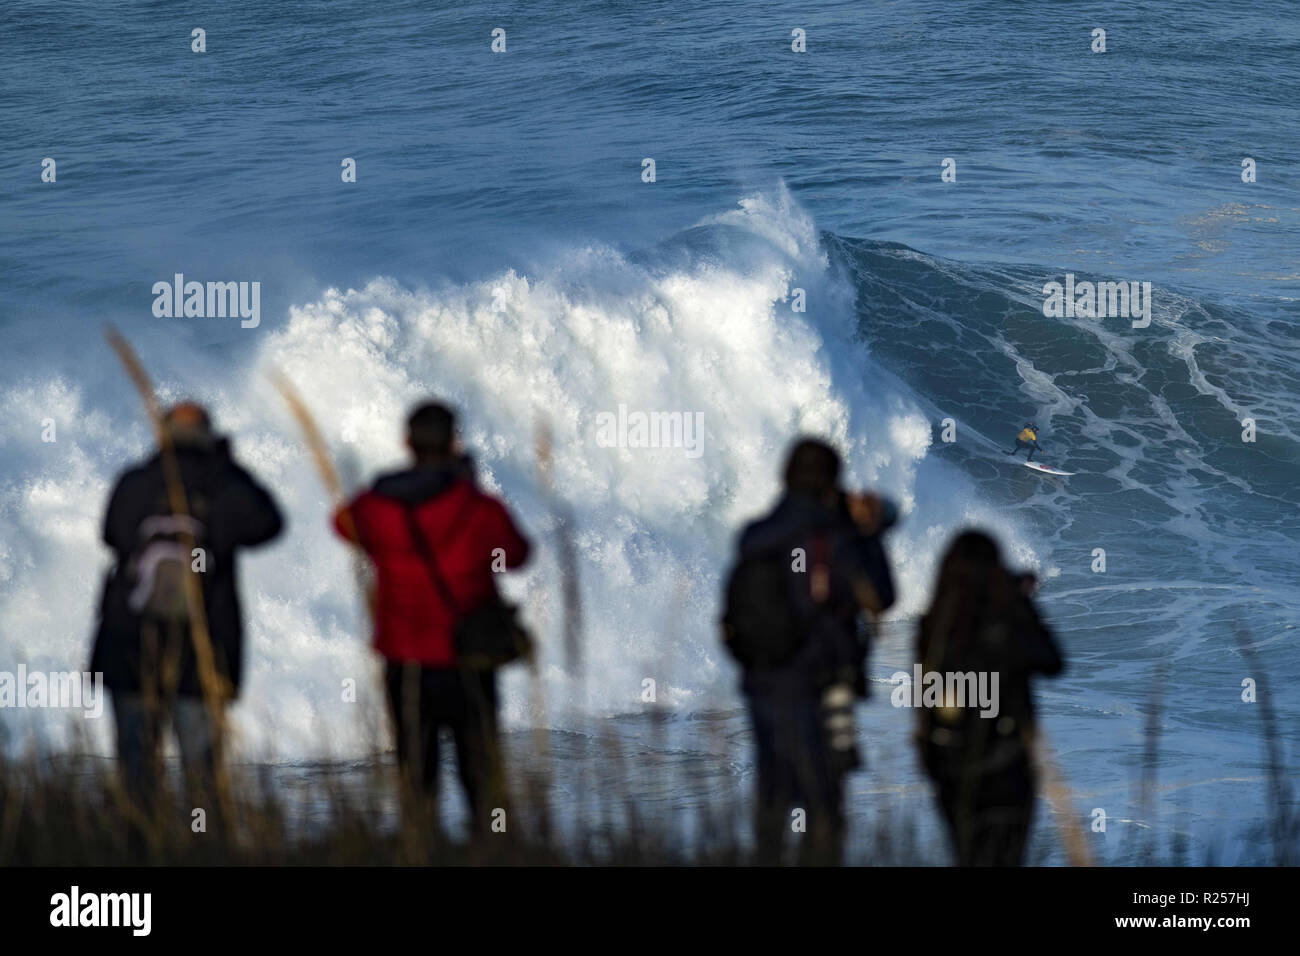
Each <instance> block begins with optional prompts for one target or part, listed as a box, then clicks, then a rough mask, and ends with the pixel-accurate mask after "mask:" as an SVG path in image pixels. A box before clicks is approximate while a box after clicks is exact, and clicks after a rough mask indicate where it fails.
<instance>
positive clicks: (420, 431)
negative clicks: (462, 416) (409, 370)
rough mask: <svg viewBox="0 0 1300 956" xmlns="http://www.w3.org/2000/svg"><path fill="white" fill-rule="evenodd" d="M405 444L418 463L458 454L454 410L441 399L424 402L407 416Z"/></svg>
mask: <svg viewBox="0 0 1300 956" xmlns="http://www.w3.org/2000/svg"><path fill="white" fill-rule="evenodd" d="M406 444H407V447H409V448H410V449H411V453H412V454H414V455H415V460H416V461H420V462H442V461H450V460H451V459H454V458H456V457H457V456H458V455H459V454H460V439H459V437H458V436H457V434H456V413H455V412H453V411H452V410H451V409H450V408H448V407H447V406H446V405H443V404H442V403H441V402H425V403H424V404H423V405H419V406H417V407H416V409H415V410H414V411H413V412H411V414H410V416H409V417H408V418H407V419H406Z"/></svg>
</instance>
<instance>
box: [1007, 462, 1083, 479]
mask: <svg viewBox="0 0 1300 956" xmlns="http://www.w3.org/2000/svg"><path fill="white" fill-rule="evenodd" d="M1020 464H1022V465H1024V466H1025V467H1026V468H1032V469H1034V471H1041V472H1042V473H1043V474H1045V475H1059V476H1060V477H1062V478H1068V477H1069V476H1070V475H1073V474H1076V473H1075V472H1073V471H1061V470H1060V469H1059V468H1053V467H1052V466H1051V465H1042V464H1039V463H1038V462H1036V461H1022V462H1021V463H1020Z"/></svg>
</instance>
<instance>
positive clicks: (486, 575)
mask: <svg viewBox="0 0 1300 956" xmlns="http://www.w3.org/2000/svg"><path fill="white" fill-rule="evenodd" d="M406 443H407V446H408V447H409V449H410V451H411V454H412V457H413V461H412V463H411V465H410V467H408V468H406V469H404V470H402V471H397V472H393V473H391V474H386V475H382V476H380V477H379V478H378V479H377V480H376V481H375V483H374V485H373V486H372V487H371V488H370V489H369V490H368V491H365V492H364V493H362V494H361V495H359V496H357V497H356V498H355V499H354V500H353V501H351V502H350V503H349V504H347V505H345V506H344V507H343V508H341V509H340V510H339V511H338V512H337V513H336V515H335V517H334V525H335V529H336V530H337V531H338V533H339V534H340V535H342V536H343V537H345V538H347V539H349V540H351V541H352V542H354V543H355V544H357V545H358V546H359V547H361V548H362V550H364V551H365V552H366V554H367V555H369V557H370V560H371V562H372V563H373V565H374V568H375V572H376V578H377V581H376V585H377V592H378V593H377V601H376V614H375V633H374V645H375V649H376V650H377V651H378V652H379V654H380V655H381V656H382V657H383V658H384V661H385V664H386V668H385V687H386V690H387V695H388V703H389V710H390V716H391V718H392V722H393V732H394V737H395V739H396V745H397V759H398V765H399V768H400V771H401V774H402V778H403V794H404V798H405V799H407V801H408V805H413V806H414V807H416V808H419V809H420V810H421V811H423V812H429V811H431V810H432V809H433V808H434V806H435V805H436V799H437V787H438V756H439V750H440V746H439V734H440V732H441V731H442V730H443V729H444V728H445V729H446V730H447V731H449V733H450V735H451V738H452V741H453V743H454V744H455V748H456V759H457V766H458V769H459V775H460V782H461V785H462V787H463V788H464V791H465V796H466V800H467V802H468V804H469V815H470V820H471V833H472V834H473V835H481V834H483V833H485V832H488V828H489V826H490V823H491V816H490V815H491V812H492V810H493V809H494V808H496V807H500V806H503V804H504V799H505V793H504V779H503V776H504V775H503V768H502V766H501V754H500V744H499V740H498V732H497V683H496V680H497V675H496V672H497V670H498V668H499V667H500V666H502V665H504V664H505V663H508V662H509V661H510V660H511V659H513V658H514V657H516V656H522V655H523V654H526V653H527V648H526V647H525V646H524V645H526V642H527V638H526V634H525V633H524V632H522V629H521V628H520V626H519V625H518V623H517V621H514V619H513V608H511V606H509V605H506V604H504V602H502V601H501V599H500V595H499V594H498V592H497V586H496V579H495V572H499V571H504V570H506V569H514V568H518V567H520V566H521V565H522V564H523V563H524V562H525V561H526V560H527V558H528V553H529V543H528V541H527V539H526V538H525V537H524V536H523V534H522V533H521V532H520V531H519V529H518V527H517V526H516V524H515V521H514V519H513V518H512V517H511V515H510V512H509V511H508V510H507V509H506V507H505V505H504V504H503V503H502V502H501V501H499V500H498V499H496V498H494V497H492V496H491V495H488V494H486V493H484V492H483V491H481V490H480V489H479V488H478V487H477V485H476V483H475V480H474V471H473V464H472V462H471V461H470V459H469V458H468V457H467V456H466V455H465V454H464V451H463V449H462V446H461V442H460V438H459V435H458V434H457V429H456V418H455V414H454V413H453V412H452V410H451V409H450V408H448V407H447V406H445V405H442V404H439V403H436V402H430V403H426V404H423V405H420V406H419V407H418V408H416V409H415V410H414V411H413V412H412V413H411V415H410V417H409V419H408V420H407V436H406Z"/></svg>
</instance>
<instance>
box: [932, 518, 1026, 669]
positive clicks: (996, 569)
mask: <svg viewBox="0 0 1300 956" xmlns="http://www.w3.org/2000/svg"><path fill="white" fill-rule="evenodd" d="M1019 596H1020V591H1019V590H1018V588H1017V585H1016V582H1015V579H1014V578H1013V577H1012V576H1011V574H1010V572H1008V571H1007V569H1006V567H1005V566H1004V565H1003V564H1002V556H1001V554H1000V552H999V550H998V545H997V542H996V541H994V540H993V539H992V538H991V537H989V536H988V535H987V534H985V533H984V532H982V531H976V530H973V529H971V530H967V531H963V532H961V533H960V534H958V535H957V537H956V538H954V539H953V541H952V543H951V544H950V545H948V550H947V551H946V552H944V556H943V559H942V560H941V561H940V563H939V576H938V580H937V581H936V582H935V586H934V595H933V597H931V599H930V609H929V610H928V611H927V612H926V614H925V616H924V618H922V623H921V638H920V648H919V649H920V652H921V655H922V657H925V658H927V659H928V658H929V657H930V653H931V650H932V649H933V651H934V655H935V660H933V661H929V660H927V666H931V665H933V666H934V667H935V668H939V665H940V664H941V663H942V660H943V656H944V653H945V651H946V650H947V648H949V647H955V646H960V645H962V644H965V643H967V642H969V641H970V640H971V638H972V637H973V636H974V635H976V634H977V633H978V632H979V631H980V630H982V629H983V628H984V627H985V626H986V625H987V624H990V623H992V622H993V621H996V620H999V619H1005V618H1006V617H1008V616H1009V615H1010V616H1013V617H1014V616H1015V615H1016V612H1017V608H1018V607H1019V602H1018V600H1017V599H1018V597H1019ZM936 642H942V646H940V645H939V644H937V643H936ZM939 669H941V668H939Z"/></svg>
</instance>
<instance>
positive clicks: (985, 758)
mask: <svg viewBox="0 0 1300 956" xmlns="http://www.w3.org/2000/svg"><path fill="white" fill-rule="evenodd" d="M1033 584H1034V578H1033V576H1032V575H1029V574H1023V575H1013V574H1012V573H1011V572H1010V571H1008V570H1007V569H1006V568H1005V567H1004V566H1003V564H1002V559H1001V557H1000V555H999V553H998V547H997V544H996V543H995V542H994V541H993V539H992V538H990V537H989V536H988V535H986V534H983V533H982V532H979V531H965V532H963V533H962V534H960V535H958V536H957V537H956V538H955V539H954V540H953V542H952V544H951V546H950V547H949V548H948V551H947V553H946V554H945V555H944V558H943V561H942V564H941V566H940V569H939V577H938V581H937V583H936V584H935V590H934V598H933V603H932V604H931V605H930V609H929V611H928V612H927V613H926V614H925V615H924V616H923V617H922V618H921V622H920V628H919V631H918V635H917V645H916V653H917V657H918V658H919V660H920V661H921V665H922V670H923V673H926V674H929V673H936V674H939V675H956V674H974V675H979V676H980V677H982V678H983V679H985V680H986V681H987V684H988V685H989V686H992V687H995V688H996V691H997V693H996V699H995V700H994V701H993V704H994V707H991V708H985V707H983V705H982V704H976V703H975V702H972V701H969V700H967V701H965V702H961V701H958V700H955V699H947V698H946V697H945V699H944V700H942V702H940V704H939V706H937V707H922V708H921V710H920V711H919V717H920V728H919V738H920V748H921V758H922V763H923V764H924V766H925V769H926V772H927V773H928V774H929V776H930V778H931V780H932V781H933V782H934V784H935V786H936V787H937V789H938V797H939V806H940V808H941V810H942V812H943V816H944V819H945V820H946V821H947V824H948V831H949V834H950V836H951V838H952V843H953V849H954V853H955V856H956V860H957V863H958V865H959V866H1019V865H1020V863H1021V862H1022V860H1023V857H1024V849H1025V843H1026V840H1027V839H1028V836H1029V825H1030V821H1031V818H1032V813H1033V802H1034V792H1035V779H1034V772H1033V760H1032V751H1033V738H1034V706H1033V697H1032V696H1031V694H1030V691H1029V679H1030V677H1031V676H1032V675H1034V674H1045V675H1053V674H1058V673H1060V672H1061V669H1062V667H1063V662H1062V660H1061V654H1060V651H1059V650H1058V649H1057V647H1056V643H1055V641H1054V640H1053V639H1052V634H1051V632H1050V631H1049V630H1048V629H1047V627H1046V626H1045V625H1044V624H1043V622H1042V621H1041V620H1040V619H1039V617H1038V612H1037V611H1036V610H1035V609H1034V605H1033V602H1032V601H1031V600H1030V597H1029V595H1030V593H1031V591H1032V589H1033ZM994 675H996V677H997V683H996V684H993V683H992V676H994ZM953 686H954V689H955V687H956V685H955V684H954V685H953ZM945 693H946V691H945ZM984 714H987V716H984Z"/></svg>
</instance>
